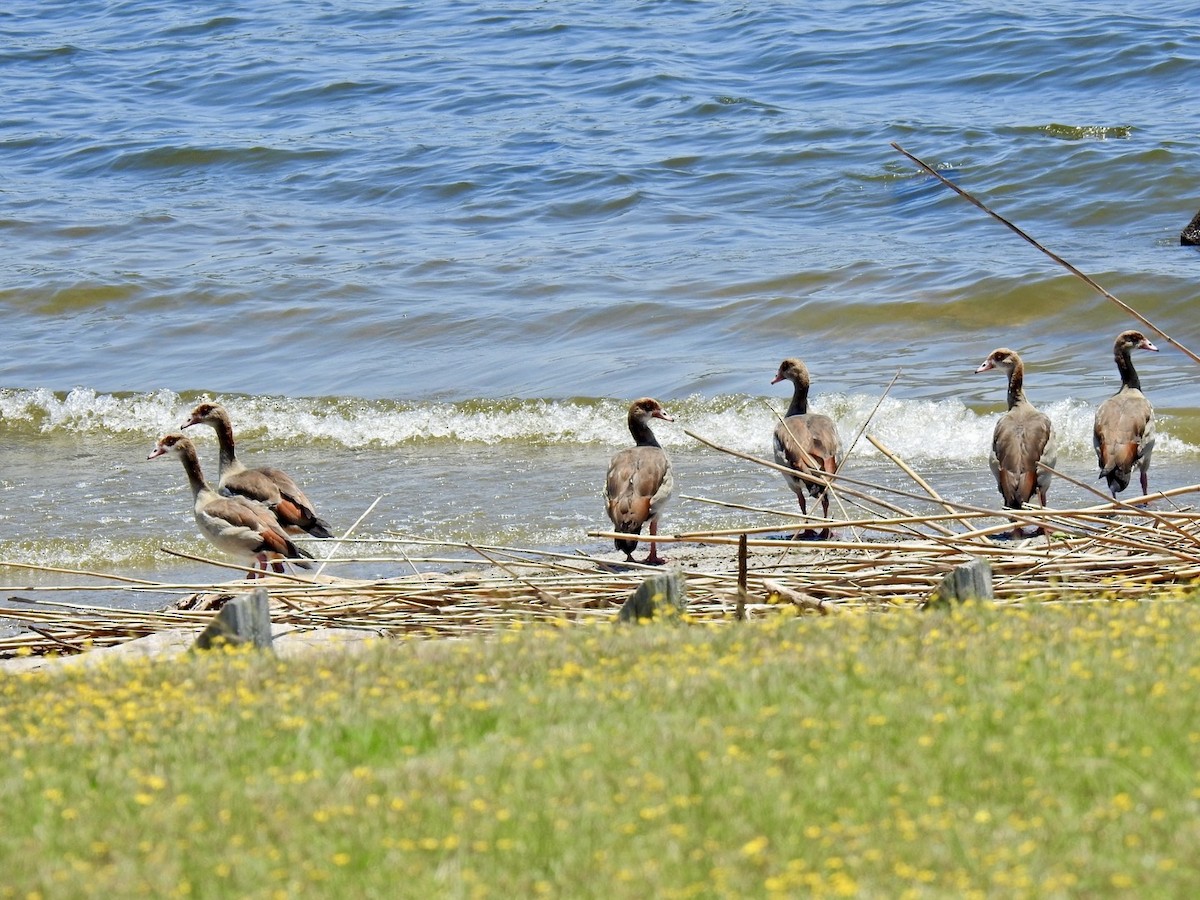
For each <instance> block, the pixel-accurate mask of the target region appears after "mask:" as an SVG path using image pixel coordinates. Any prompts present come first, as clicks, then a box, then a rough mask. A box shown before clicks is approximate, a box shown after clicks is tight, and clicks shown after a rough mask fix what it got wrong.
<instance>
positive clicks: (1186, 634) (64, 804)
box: [0, 599, 1200, 897]
mask: <svg viewBox="0 0 1200 900" xmlns="http://www.w3.org/2000/svg"><path fill="white" fill-rule="evenodd" d="M1198 641H1200V604H1198V603H1196V602H1192V601H1190V600H1184V601H1179V600H1177V599H1175V600H1162V601H1159V602H1153V603H1141V604H1135V603H1121V604H1117V603H1110V604H1104V603H1092V604H1081V605H1065V604H1055V605H1047V606H1042V607H1038V608H1034V609H1028V610H1015V609H1007V610H999V609H990V608H988V609H966V610H959V611H957V612H955V613H954V614H952V615H946V614H920V613H915V612H901V613H895V614H890V615H870V616H868V615H839V616H830V617H828V618H808V617H805V618H790V617H785V616H781V617H778V618H776V619H773V620H771V621H764V622H751V623H747V624H744V625H741V626H736V625H728V626H722V627H719V628H714V627H701V626H682V625H677V624H676V625H649V626H646V625H643V626H625V627H619V626H616V625H608V624H605V625H595V624H594V625H589V626H575V627H570V628H549V627H546V628H530V629H524V630H517V631H513V632H506V633H503V634H501V635H498V636H497V637H495V638H493V639H491V640H477V641H464V642H449V641H447V642H416V641H409V642H398V643H389V644H382V645H380V646H379V647H377V648H375V649H373V650H371V651H369V652H367V653H364V654H360V655H345V656H328V657H322V658H321V659H319V660H317V661H314V660H313V659H312V658H308V659H300V660H292V661H280V660H276V659H273V658H269V657H261V656H255V655H252V654H249V653H225V654H221V653H218V654H211V655H207V656H203V657H189V658H187V659H185V660H183V661H179V662H171V663H157V664H150V663H145V662H140V663H126V664H122V665H120V666H118V665H106V666H104V667H100V668H94V669H87V670H84V669H82V668H80V669H78V670H75V671H66V672H62V673H59V674H56V675H37V674H33V675H22V676H0V754H2V758H3V759H4V760H6V763H7V764H6V766H5V767H4V769H3V771H2V772H0V810H3V814H4V826H3V828H2V829H0V873H2V875H0V897H10V896H11V897H27V896H38V895H40V896H44V897H75V896H91V895H103V896H122V897H126V896H136V895H138V894H146V895H150V896H156V897H166V896H186V895H192V896H200V897H273V896H280V897H288V896H297V897H303V896H311V897H317V896H322V897H324V896H347V897H349V896H375V897H394V896H402V897H460V896H461V897H471V896H499V897H525V896H536V895H539V894H545V895H550V896H560V897H650V896H655V897H673V896H698V897H718V896H738V897H742V896H750V897H762V896H772V895H778V896H828V895H842V896H870V897H884V896H886V897H901V896H913V897H969V896H980V897H1019V896H1036V897H1055V896H1062V897H1077V896H1089V897H1096V896H1130V895H1138V896H1194V895H1196V894H1197V892H1200V871H1198V870H1197V869H1196V867H1195V865H1194V860H1195V859H1196V858H1197V857H1198V856H1200V774H1198V773H1200V715H1198V713H1200V655H1198V654H1197V651H1196V647H1197V646H1198Z"/></svg>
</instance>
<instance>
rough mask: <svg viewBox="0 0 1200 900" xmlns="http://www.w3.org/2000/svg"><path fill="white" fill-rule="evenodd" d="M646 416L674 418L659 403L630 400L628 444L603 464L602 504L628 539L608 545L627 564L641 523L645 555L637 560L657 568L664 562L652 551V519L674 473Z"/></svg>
mask: <svg viewBox="0 0 1200 900" xmlns="http://www.w3.org/2000/svg"><path fill="white" fill-rule="evenodd" d="M651 419H662V420H663V421H665V422H674V421H675V419H674V418H673V417H671V416H669V415H667V411H666V410H664V409H663V408H662V405H661V404H660V403H659V402H658V401H657V400H653V399H651V398H650V397H642V398H641V399H640V400H634V401H633V403H632V404H630V406H629V433H630V434H631V435H632V436H633V443H634V446H632V447H629V448H627V449H625V450H622V451H620V452H619V453H617V454H616V455H615V456H614V457H613V458H612V462H611V463H609V466H608V477H607V478H606V479H605V482H604V504H605V508H606V509H607V510H608V518H609V519H610V520H611V521H612V523H613V528H614V529H615V530H616V531H619V532H621V533H622V534H628V535H631V537H629V538H616V539H614V543H615V544H616V547H617V549H618V550H620V551H621V552H623V553H624V554H625V557H626V558H627V559H628V560H629V561H630V562H633V561H634V560H633V551H634V550H635V549H637V545H638V542H637V538H636V537H634V536H636V535H639V534H641V533H642V527H643V526H644V525H645V524H646V523H649V524H650V553H649V554H648V555H647V556H646V558H645V559H644V560H642V562H644V563H646V564H647V565H652V566H657V565H661V564H663V563H664V562H666V560H665V559H663V558H662V557H660V556H659V555H658V547H657V544H656V542H655V540H654V536H655V535H657V534H658V517H659V515H661V513H662V510H663V507H664V506H665V505H666V504H667V501H668V500H670V499H671V492H672V491H673V490H674V488H675V476H674V475H673V474H672V472H671V460H670V459H669V458H668V456H667V454H666V451H665V450H663V448H662V447H661V446H660V445H659V443H658V439H657V438H655V436H654V432H653V431H651V430H650V420H651Z"/></svg>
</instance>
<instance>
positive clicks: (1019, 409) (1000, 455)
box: [975, 347, 1058, 538]
mask: <svg viewBox="0 0 1200 900" xmlns="http://www.w3.org/2000/svg"><path fill="white" fill-rule="evenodd" d="M990 369H1000V370H1001V371H1003V372H1004V373H1005V374H1006V375H1007V376H1008V412H1006V413H1005V414H1004V415H1002V416H1001V417H1000V420H999V421H998V422H996V428H995V430H994V431H993V432H992V453H991V459H990V462H991V467H992V474H993V475H995V476H996V486H997V487H998V488H999V489H1000V496H1001V497H1003V498H1004V505H1005V506H1006V507H1008V508H1009V509H1020V508H1021V507H1023V506H1024V505H1025V504H1026V503H1028V502H1029V500H1030V499H1032V497H1033V495H1034V494H1035V493H1036V494H1038V498H1039V499H1040V500H1041V503H1042V506H1043V507H1045V505H1046V492H1047V491H1049V489H1050V473H1049V472H1048V471H1046V470H1045V469H1042V468H1039V466H1038V463H1042V464H1044V465H1047V466H1050V467H1053V466H1054V465H1055V463H1057V462H1058V450H1057V448H1056V446H1055V442H1054V428H1053V426H1052V425H1051V424H1050V418H1049V416H1047V415H1046V414H1045V413H1042V412H1039V411H1038V410H1037V409H1036V408H1035V407H1034V405H1033V404H1032V403H1030V402H1029V400H1028V399H1027V398H1026V397H1025V364H1024V363H1023V362H1022V361H1021V357H1020V356H1018V355H1017V354H1016V352H1014V351H1012V350H1009V349H1008V348H1007V347H1001V348H999V349H997V350H993V351H992V352H991V353H990V354H988V358H987V359H985V360H984V361H983V363H982V364H981V365H980V366H979V368H978V369H976V370H975V372H976V374H978V373H979V372H987V371H988V370H990ZM1034 533H1035V534H1036V533H1037V532H1034ZM1021 535H1022V530H1021V527H1020V526H1019V525H1018V526H1016V527H1014V528H1013V530H1012V535H1011V536H1012V537H1014V538H1016V537H1020V536H1021Z"/></svg>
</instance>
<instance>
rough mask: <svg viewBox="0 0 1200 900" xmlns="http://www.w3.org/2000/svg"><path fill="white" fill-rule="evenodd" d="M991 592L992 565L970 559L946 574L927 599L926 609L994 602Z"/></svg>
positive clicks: (993, 594)
mask: <svg viewBox="0 0 1200 900" xmlns="http://www.w3.org/2000/svg"><path fill="white" fill-rule="evenodd" d="M995 598H996V595H995V593H994V592H993V590H992V564H991V563H989V562H988V561H987V560H986V559H978V558H976V559H972V560H971V561H970V562H968V563H963V564H962V565H961V566H955V568H954V569H952V570H951V571H949V572H947V573H946V576H945V577H944V578H943V579H942V583H941V584H939V585H938V586H937V587H936V588H934V591H933V593H932V594H930V595H929V599H928V600H926V601H925V608H926V609H934V608H938V607H942V608H947V607H950V606H952V605H954V604H958V603H965V602H967V601H969V600H994V599H995Z"/></svg>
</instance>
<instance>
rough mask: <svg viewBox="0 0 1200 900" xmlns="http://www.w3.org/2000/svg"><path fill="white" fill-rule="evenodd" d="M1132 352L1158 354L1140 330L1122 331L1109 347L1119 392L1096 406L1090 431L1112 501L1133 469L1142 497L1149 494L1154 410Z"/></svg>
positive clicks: (1126, 481) (1156, 349)
mask: <svg viewBox="0 0 1200 900" xmlns="http://www.w3.org/2000/svg"><path fill="white" fill-rule="evenodd" d="M1134 350H1154V351H1155V352H1157V351H1158V348H1157V347H1155V346H1154V345H1153V344H1152V343H1150V341H1149V340H1147V338H1146V336H1145V335H1144V334H1142V333H1141V332H1140V331H1123V332H1121V333H1120V334H1119V335H1117V340H1116V342H1115V343H1114V344H1113V358H1114V359H1115V360H1116V362H1117V371H1118V372H1119V373H1121V389H1120V390H1119V391H1117V392H1116V393H1115V394H1114V395H1113V396H1111V397H1109V398H1108V399H1107V400H1105V401H1104V402H1103V403H1101V404H1100V408H1099V409H1098V410H1096V424H1095V426H1094V427H1093V429H1092V446H1093V447H1095V448H1096V459H1097V460H1098V461H1099V463H1100V477H1101V478H1105V479H1107V480H1108V489H1109V490H1110V491H1112V495H1113V498H1114V499H1115V498H1116V496H1117V493H1118V492H1119V491H1123V490H1125V488H1127V487H1129V477H1130V475H1131V474H1132V473H1133V467H1134V466H1137V467H1138V469H1139V471H1140V475H1141V481H1142V494H1143V495H1145V494H1146V493H1148V491H1149V478H1148V475H1147V473H1148V471H1149V469H1150V454H1151V452H1153V450H1154V409H1153V407H1151V406H1150V401H1149V400H1147V399H1146V395H1145V394H1143V393H1142V382H1141V380H1140V379H1139V378H1138V373H1137V370H1136V369H1134V368H1133V362H1132V361H1131V360H1130V358H1129V355H1130V353H1131V352H1132V351H1134Z"/></svg>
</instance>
